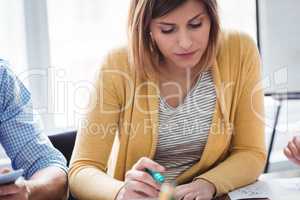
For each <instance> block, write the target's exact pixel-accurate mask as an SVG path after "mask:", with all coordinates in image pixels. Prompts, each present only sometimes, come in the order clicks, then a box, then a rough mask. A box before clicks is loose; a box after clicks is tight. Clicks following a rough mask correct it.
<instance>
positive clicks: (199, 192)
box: [175, 179, 216, 200]
mask: <svg viewBox="0 0 300 200" xmlns="http://www.w3.org/2000/svg"><path fill="white" fill-rule="evenodd" d="M215 191H216V188H215V186H214V185H213V184H212V183H210V182H208V181H206V180H204V179H198V180H196V181H194V182H191V183H189V184H185V185H180V186H177V187H176V189H175V198H176V199H177V200H210V199H212V198H213V196H214V194H215Z"/></svg>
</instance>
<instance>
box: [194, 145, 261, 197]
mask: <svg viewBox="0 0 300 200" xmlns="http://www.w3.org/2000/svg"><path fill="white" fill-rule="evenodd" d="M265 159H266V156H265V153H264V152H251V151H247V150H239V151H236V152H233V153H232V154H231V155H230V156H229V157H228V158H227V159H226V160H225V161H223V162H222V163H220V164H219V165H218V166H217V167H215V168H213V169H211V170H209V171H207V172H206V173H204V174H202V175H201V176H199V177H197V178H195V179H198V178H203V179H206V180H208V181H209V182H211V183H213V184H214V185H215V187H216V189H217V195H222V194H224V193H228V192H229V191H231V190H234V189H236V188H238V187H241V186H244V185H247V184H249V183H251V182H254V181H255V180H256V179H257V177H258V176H259V175H260V174H261V173H262V170H263V168H264V165H265Z"/></svg>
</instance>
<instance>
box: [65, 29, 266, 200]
mask: <svg viewBox="0 0 300 200" xmlns="http://www.w3.org/2000/svg"><path fill="white" fill-rule="evenodd" d="M220 38H221V39H220V45H219V48H218V54H217V58H216V60H215V62H214V65H213V66H212V74H213V80H214V83H215V88H216V93H217V101H216V106H215V112H214V116H213V121H212V126H211V129H210V133H209V137H208V141H207V144H206V146H205V149H204V152H203V154H202V156H201V159H200V161H199V162H198V163H196V164H195V165H194V166H192V167H191V168H190V169H188V170H187V171H185V172H184V173H183V174H181V175H180V176H179V177H178V178H177V179H176V181H177V183H178V184H184V183H188V182H191V181H193V180H196V179H198V178H202V179H206V180H208V181H210V182H212V183H213V184H214V185H215V186H216V189H217V195H222V194H224V193H227V192H229V191H231V190H233V189H235V188H238V187H241V186H244V185H246V184H249V183H251V182H254V181H255V180H256V179H257V177H258V176H259V175H260V174H261V172H262V170H263V168H264V165H265V161H266V152H265V142H264V111H263V110H264V109H263V91H262V87H261V86H262V84H261V68H260V58H259V53H258V50H257V47H256V45H255V43H254V42H253V41H252V39H251V38H250V37H249V36H247V35H245V34H241V33H238V32H225V31H224V32H223V33H222V35H221V37H220ZM99 74H100V75H99V76H98V80H97V82H96V84H95V88H94V94H93V95H92V99H91V101H90V109H89V111H88V114H87V118H86V121H85V122H83V123H82V127H81V128H80V131H79V132H78V135H77V139H76V144H75V147H74V151H73V156H72V160H71V165H70V171H69V184H70V190H71V192H72V194H73V195H74V196H76V197H77V198H78V199H84V200H90V199H91V200H93V199H95V200H96V199H97V200H112V199H114V198H115V197H116V195H117V193H118V191H119V190H120V189H121V187H122V186H123V184H124V182H123V181H124V175H125V173H126V172H127V171H128V170H130V169H131V168H132V166H133V165H134V164H135V163H136V162H137V161H138V160H139V159H140V158H141V157H149V158H151V159H153V158H154V155H155V150H156V145H157V138H158V131H157V130H158V129H157V128H158V113H159V112H158V105H159V104H158V102H159V101H158V99H159V98H158V97H159V90H158V88H157V86H158V84H157V83H158V82H157V80H158V79H157V77H155V76H154V75H152V76H151V78H150V79H149V80H148V81H147V83H146V82H142V81H141V80H140V79H139V78H137V76H136V70H134V69H132V68H131V67H130V66H129V64H128V59H127V50H126V48H122V49H118V50H115V51H113V52H112V53H111V54H109V56H107V59H106V61H105V62H104V64H103V65H102V67H101V70H100V73H99ZM115 136H116V137H115Z"/></svg>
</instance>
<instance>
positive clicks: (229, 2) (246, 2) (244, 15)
mask: <svg viewBox="0 0 300 200" xmlns="http://www.w3.org/2000/svg"><path fill="white" fill-rule="evenodd" d="M218 3H219V8H220V18H221V23H222V26H223V27H224V28H225V29H235V30H239V31H243V32H245V33H248V34H249V35H250V36H251V37H252V38H253V39H254V40H257V34H256V32H257V26H256V1H255V0H243V1H240V0H218Z"/></svg>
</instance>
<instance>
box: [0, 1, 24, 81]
mask: <svg viewBox="0 0 300 200" xmlns="http://www.w3.org/2000/svg"><path fill="white" fill-rule="evenodd" d="M23 10H24V8H23V1H22V0H9V1H8V0H0V24H1V26H0V44H1V45H0V58H2V59H5V60H9V62H10V63H11V65H12V70H13V71H14V72H15V73H17V74H19V73H21V72H23V71H24V70H25V69H26V66H27V60H26V35H25V20H24V12H23ZM27 86H28V85H27Z"/></svg>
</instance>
